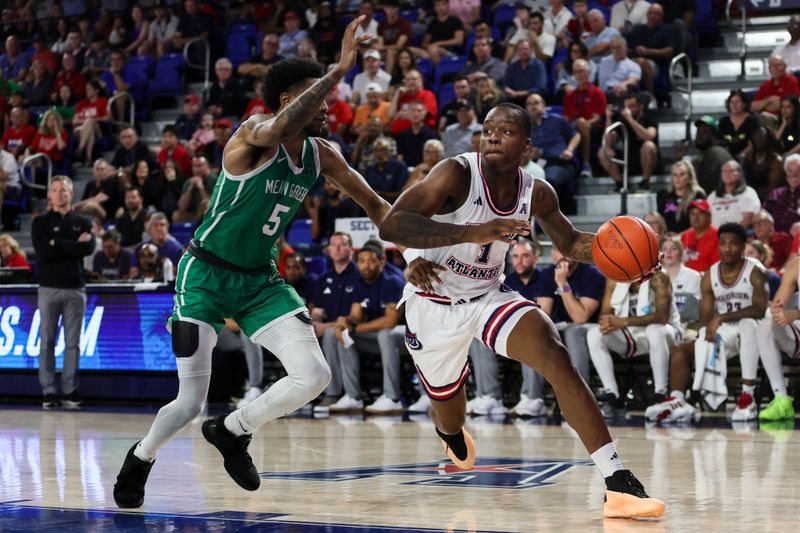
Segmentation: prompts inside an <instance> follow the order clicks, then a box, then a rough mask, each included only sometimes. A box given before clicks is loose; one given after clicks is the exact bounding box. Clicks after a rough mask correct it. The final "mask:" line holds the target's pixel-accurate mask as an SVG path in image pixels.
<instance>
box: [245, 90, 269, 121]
mask: <svg viewBox="0 0 800 533" xmlns="http://www.w3.org/2000/svg"><path fill="white" fill-rule="evenodd" d="M270 113H272V111H270V109H269V108H268V107H267V104H265V103H264V81H263V80H256V81H255V82H253V98H251V99H250V102H249V103H248V104H247V109H245V110H244V115H242V122H244V121H245V120H247V119H248V118H250V117H252V116H253V115H268V114H270Z"/></svg>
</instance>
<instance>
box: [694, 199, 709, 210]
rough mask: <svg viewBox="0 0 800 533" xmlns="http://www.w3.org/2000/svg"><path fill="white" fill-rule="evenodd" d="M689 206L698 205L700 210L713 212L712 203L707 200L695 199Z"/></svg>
mask: <svg viewBox="0 0 800 533" xmlns="http://www.w3.org/2000/svg"><path fill="white" fill-rule="evenodd" d="M689 207H696V208H697V209H699V210H700V211H705V212H706V213H710V212H711V204H709V203H708V201H707V200H703V199H700V200H693V201H692V203H690V204H689Z"/></svg>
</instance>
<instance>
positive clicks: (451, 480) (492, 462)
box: [260, 457, 592, 489]
mask: <svg viewBox="0 0 800 533" xmlns="http://www.w3.org/2000/svg"><path fill="white" fill-rule="evenodd" d="M582 466H592V462H591V461H562V460H559V459H524V458H516V457H481V458H478V459H477V460H476V461H475V466H474V467H473V468H472V469H471V470H460V469H458V468H457V467H456V466H455V465H453V464H451V463H449V462H448V463H444V462H440V461H430V462H427V463H412V464H404V465H388V466H373V467H364V468H341V469H331V470H309V471H306V472H262V473H261V474H260V476H261V477H262V478H264V479H292V480H302V481H328V482H339V481H356V480H360V479H371V478H377V477H383V476H398V477H399V478H400V479H404V478H411V479H407V480H403V481H399V483H400V484H401V485H442V486H445V487H479V488H492V489H533V488H537V487H545V486H548V485H553V484H554V483H555V479H556V478H557V477H558V476H560V475H562V474H564V473H565V472H567V471H568V470H570V469H572V468H575V467H582Z"/></svg>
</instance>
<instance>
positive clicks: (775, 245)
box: [753, 209, 792, 272]
mask: <svg viewBox="0 0 800 533" xmlns="http://www.w3.org/2000/svg"><path fill="white" fill-rule="evenodd" d="M753 233H754V237H755V238H756V239H758V240H759V241H761V242H763V243H764V244H768V245H769V247H770V248H771V249H772V260H771V261H770V263H769V264H768V265H766V267H767V268H769V269H771V270H775V271H777V272H780V270H781V269H782V268H783V265H784V264H786V260H787V259H788V258H789V254H790V253H791V251H792V237H791V235H789V234H788V233H786V232H783V231H775V219H773V218H772V215H770V214H769V212H768V211H765V210H764V209H762V210H760V211H759V212H758V213H756V214H754V215H753Z"/></svg>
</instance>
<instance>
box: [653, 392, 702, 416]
mask: <svg viewBox="0 0 800 533" xmlns="http://www.w3.org/2000/svg"><path fill="white" fill-rule="evenodd" d="M695 415H696V411H695V408H694V406H693V405H691V404H689V403H686V400H685V399H684V398H679V397H673V396H669V397H667V399H666V400H664V401H663V402H659V403H656V404H653V405H651V406H650V407H648V408H647V409H645V411H644V416H645V418H647V420H651V421H653V422H691V421H693V420H694V419H695Z"/></svg>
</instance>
